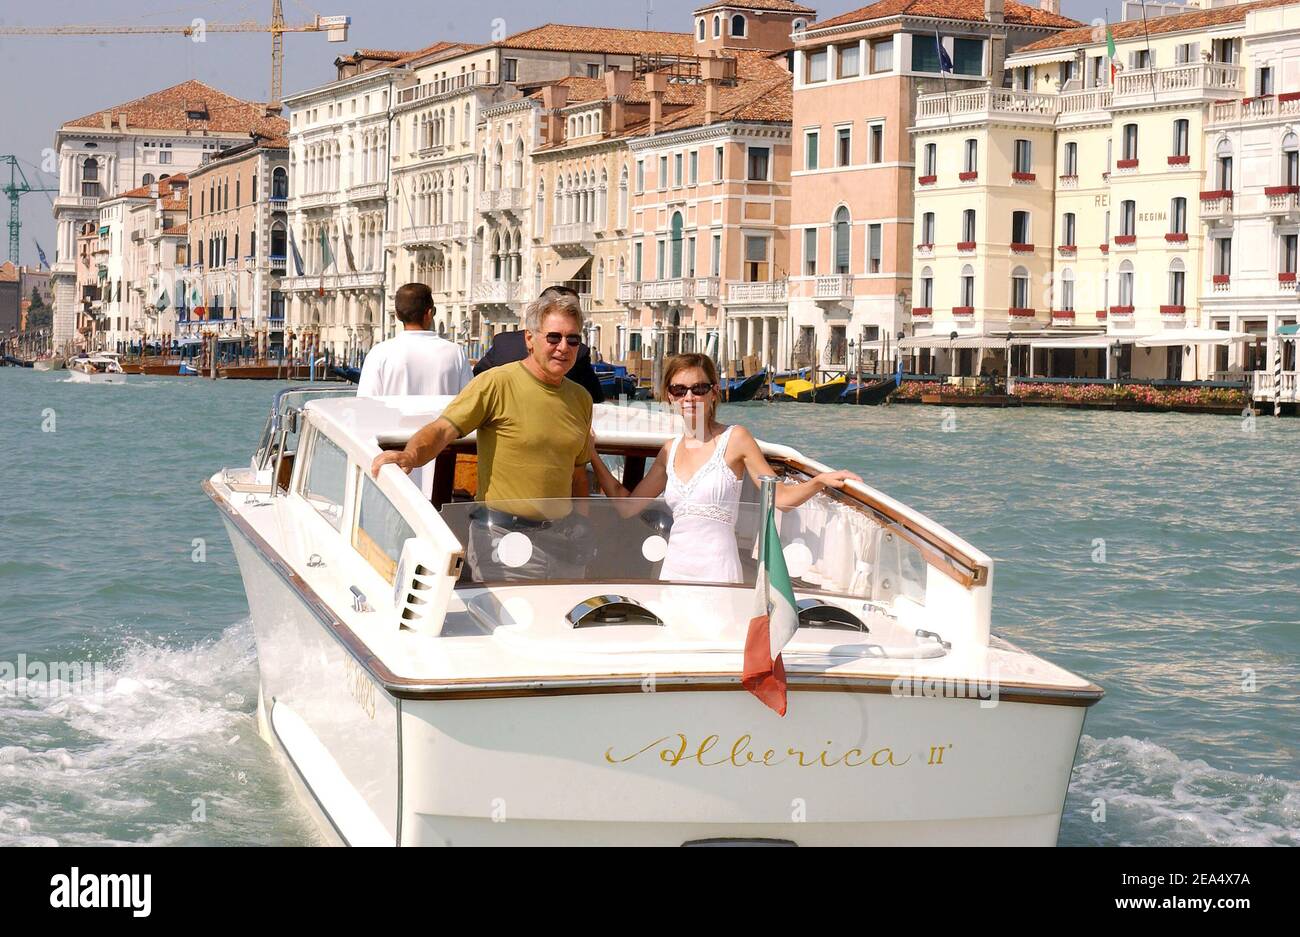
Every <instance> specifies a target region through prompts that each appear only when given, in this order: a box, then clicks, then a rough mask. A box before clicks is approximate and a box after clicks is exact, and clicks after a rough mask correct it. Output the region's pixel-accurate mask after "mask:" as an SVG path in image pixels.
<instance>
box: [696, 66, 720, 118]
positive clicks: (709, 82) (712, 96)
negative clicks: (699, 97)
mask: <svg viewBox="0 0 1300 937" xmlns="http://www.w3.org/2000/svg"><path fill="white" fill-rule="evenodd" d="M725 75H726V62H724V61H723V60H722V59H720V58H718V57H717V56H713V55H710V56H708V57H707V58H703V59H700V77H701V78H702V79H704V122H705V123H706V124H711V123H713V122H714V121H715V120H717V119H718V112H719V111H720V110H721V109H722V107H721V97H722V79H723V77H724V76H725Z"/></svg>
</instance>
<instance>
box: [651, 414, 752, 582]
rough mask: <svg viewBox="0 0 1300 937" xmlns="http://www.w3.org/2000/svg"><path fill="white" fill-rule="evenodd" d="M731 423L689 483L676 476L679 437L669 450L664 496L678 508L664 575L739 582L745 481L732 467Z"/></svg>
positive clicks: (671, 577) (689, 580) (677, 578)
mask: <svg viewBox="0 0 1300 937" xmlns="http://www.w3.org/2000/svg"><path fill="white" fill-rule="evenodd" d="M732 429H733V427H730V426H728V427H727V428H726V430H725V431H723V433H722V435H721V436H719V437H718V439H717V441H716V442H715V443H714V447H713V454H712V455H711V456H709V459H708V461H707V462H705V463H704V464H703V465H701V466H700V467H699V468H698V469H697V470H696V471H695V474H694V475H692V476H691V477H690V479H689V480H688V481H685V482H683V481H682V480H681V479H680V478H678V476H677V469H676V464H677V446H678V444H679V443H680V442H681V441H682V437H681V436H678V437H677V438H676V439H674V440H673V444H672V446H670V447H669V449H668V483H667V485H666V486H665V488H664V500H665V501H666V502H668V507H669V508H670V509H671V510H672V512H673V529H672V533H671V534H670V535H669V537H668V555H667V556H666V557H665V558H664V565H663V568H662V569H661V570H660V572H659V578H660V579H672V580H675V581H678V582H740V581H741V572H740V551H739V548H738V547H737V545H736V518H737V517H738V515H739V510H740V491H741V488H742V487H743V480H742V479H740V478H737V477H736V473H735V472H733V471H732V470H731V467H730V466H728V465H727V459H726V453H727V441H728V440H729V439H730V438H731V430H732Z"/></svg>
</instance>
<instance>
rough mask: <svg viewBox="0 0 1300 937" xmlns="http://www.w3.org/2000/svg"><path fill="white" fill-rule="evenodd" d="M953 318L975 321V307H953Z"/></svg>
mask: <svg viewBox="0 0 1300 937" xmlns="http://www.w3.org/2000/svg"><path fill="white" fill-rule="evenodd" d="M952 317H953V318H954V319H973V318H975V307H974V306H953V307H952Z"/></svg>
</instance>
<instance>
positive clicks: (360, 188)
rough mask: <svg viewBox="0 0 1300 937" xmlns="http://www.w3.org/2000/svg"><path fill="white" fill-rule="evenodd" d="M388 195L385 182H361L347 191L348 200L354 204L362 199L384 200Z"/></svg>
mask: <svg viewBox="0 0 1300 937" xmlns="http://www.w3.org/2000/svg"><path fill="white" fill-rule="evenodd" d="M387 194H388V183H386V182H363V183H361V184H360V185H354V186H352V187H351V188H349V189H348V198H349V199H350V200H352V201H354V202H360V201H362V200H363V199H373V198H384V197H385V196H386V195H387Z"/></svg>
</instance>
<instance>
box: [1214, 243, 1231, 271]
mask: <svg viewBox="0 0 1300 937" xmlns="http://www.w3.org/2000/svg"><path fill="white" fill-rule="evenodd" d="M1231 274H1232V236H1231V235H1229V236H1227V237H1219V238H1215V239H1214V275H1215V276H1217V277H1226V276H1230V275H1231Z"/></svg>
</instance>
